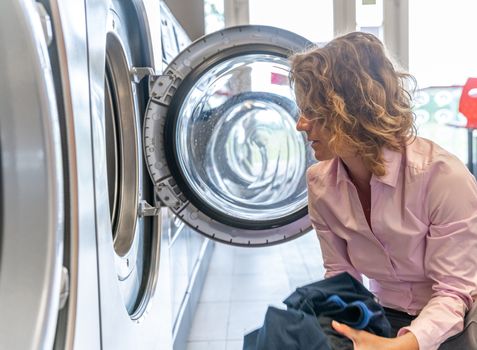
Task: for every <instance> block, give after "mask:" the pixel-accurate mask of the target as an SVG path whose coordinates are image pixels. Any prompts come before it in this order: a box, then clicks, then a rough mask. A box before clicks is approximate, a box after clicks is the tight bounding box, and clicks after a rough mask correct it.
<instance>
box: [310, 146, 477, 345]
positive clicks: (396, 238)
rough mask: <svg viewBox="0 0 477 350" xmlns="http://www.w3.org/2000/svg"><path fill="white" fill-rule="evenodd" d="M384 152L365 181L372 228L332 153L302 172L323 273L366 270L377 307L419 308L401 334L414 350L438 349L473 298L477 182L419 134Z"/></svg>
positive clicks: (476, 283)
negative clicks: (381, 165)
mask: <svg viewBox="0 0 477 350" xmlns="http://www.w3.org/2000/svg"><path fill="white" fill-rule="evenodd" d="M383 156H384V159H385V161H386V174H385V175H384V176H382V177H376V176H374V175H373V176H372V178H371V181H370V184H371V227H370V226H369V225H368V223H367V221H366V218H365V215H364V212H363V209H362V206H361V203H360V201H359V198H358V193H357V191H356V189H355V187H354V185H353V183H352V182H351V180H350V179H349V177H348V174H347V172H346V170H345V168H344V166H343V163H342V161H341V160H339V158H335V159H333V160H329V161H322V162H318V163H316V164H314V165H313V166H311V167H310V168H309V169H308V173H307V177H308V196H309V212H310V218H311V220H312V223H313V226H314V228H315V229H316V232H317V234H318V237H319V240H320V244H321V249H322V252H323V260H324V264H325V269H326V277H330V276H333V275H336V274H338V273H341V272H345V271H347V272H349V273H350V274H351V275H353V276H354V277H356V278H357V279H358V280H361V274H363V275H365V276H367V277H368V278H369V279H370V289H371V291H372V292H373V293H374V294H375V295H376V296H377V297H378V298H379V300H380V302H381V304H382V305H383V306H386V307H390V308H394V309H398V310H402V311H405V312H407V313H409V314H411V315H417V314H419V316H418V317H417V318H416V319H415V320H414V321H413V322H412V323H411V325H410V326H409V327H405V328H403V329H401V330H400V331H399V333H398V335H401V334H403V333H406V332H408V331H411V332H412V333H413V334H414V335H415V336H416V338H417V340H418V342H419V349H420V350H428V349H437V348H438V346H439V344H441V343H442V342H443V341H444V340H446V339H447V338H448V337H450V336H452V335H454V334H456V333H458V332H460V331H461V330H462V329H463V320H464V316H465V313H466V311H467V310H469V309H470V307H471V306H472V304H473V299H474V297H475V296H476V295H477V184H476V181H475V178H474V177H473V176H472V175H471V173H470V172H469V171H468V170H467V168H466V167H465V166H464V165H463V164H462V162H461V161H460V160H458V159H457V158H456V157H455V156H453V155H451V154H450V153H448V152H447V151H445V150H444V149H442V148H441V147H439V146H437V145H436V144H434V143H433V142H431V141H429V140H426V139H422V138H416V139H415V141H414V142H412V143H411V144H410V145H408V146H407V147H406V150H405V152H404V154H401V153H399V152H394V151H390V150H389V149H385V150H384V151H383Z"/></svg>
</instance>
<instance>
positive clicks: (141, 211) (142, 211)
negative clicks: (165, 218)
mask: <svg viewBox="0 0 477 350" xmlns="http://www.w3.org/2000/svg"><path fill="white" fill-rule="evenodd" d="M160 209H161V208H160V207H154V206H152V205H150V204H149V203H148V202H147V201H145V200H141V201H140V202H139V207H138V215H139V216H140V217H144V216H156V215H158V214H159V210H160Z"/></svg>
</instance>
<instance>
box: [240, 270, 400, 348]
mask: <svg viewBox="0 0 477 350" xmlns="http://www.w3.org/2000/svg"><path fill="white" fill-rule="evenodd" d="M284 303H285V305H286V306H287V310H281V309H277V308H274V307H269V308H268V310H267V313H266V315H265V320H264V323H263V326H262V327H261V328H259V329H257V330H255V331H253V332H251V333H249V334H247V335H245V338H244V346H243V349H244V350H272V349H274V350H275V349H287V350H289V349H290V350H293V349H296V350H298V349H307V350H308V349H312V350H315V349H316V350H348V349H349V350H352V349H353V344H352V342H351V341H350V340H349V339H347V338H346V337H344V336H342V335H341V334H339V333H337V332H336V331H335V330H334V329H333V328H332V327H331V321H332V320H336V321H338V322H341V323H345V324H348V325H349V326H350V327H353V328H357V329H364V330H366V331H368V332H370V333H374V334H376V335H379V336H383V337H389V336H390V335H391V325H390V324H389V321H388V320H387V319H386V317H385V314H384V310H383V308H382V307H381V305H379V303H378V302H377V301H376V300H375V297H374V295H373V294H372V293H370V292H369V291H368V290H367V289H366V288H365V287H364V286H363V285H362V284H361V283H360V282H358V281H357V280H356V279H354V278H353V277H352V276H351V275H349V274H348V273H342V274H340V275H337V276H334V277H331V278H327V279H324V280H321V281H318V282H315V283H312V284H308V285H306V286H303V287H299V288H297V289H296V291H295V292H294V293H292V294H291V295H290V296H289V297H288V298H286V299H285V301H284Z"/></svg>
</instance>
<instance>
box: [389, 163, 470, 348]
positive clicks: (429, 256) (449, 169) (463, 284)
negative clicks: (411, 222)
mask: <svg viewBox="0 0 477 350" xmlns="http://www.w3.org/2000/svg"><path fill="white" fill-rule="evenodd" d="M437 170H438V171H436V172H435V173H431V174H429V176H430V177H431V179H430V180H429V186H428V188H427V190H426V196H427V199H426V202H427V203H428V208H429V218H430V223H431V224H430V227H429V233H428V236H427V238H426V252H425V257H424V266H425V272H426V275H427V277H429V278H430V279H431V280H432V281H433V282H434V284H433V294H432V298H431V299H430V300H429V302H428V303H427V305H426V306H425V307H424V308H423V310H422V311H421V312H420V314H419V316H418V317H417V318H416V319H415V320H414V321H413V322H412V323H411V324H410V326H408V327H405V328H402V329H401V330H400V331H399V333H398V336H399V335H402V334H404V333H407V332H408V331H410V332H412V333H413V334H414V335H415V336H416V338H417V340H418V343H419V349H420V350H434V349H437V348H438V347H439V345H440V344H441V343H442V342H444V341H445V340H446V339H447V338H449V337H451V336H452V335H455V334H457V333H459V332H461V331H462V329H463V325H464V317H465V313H466V312H467V311H468V310H469V309H470V308H471V306H472V304H473V297H474V296H475V295H476V290H477V254H476V252H477V186H476V182H475V178H474V177H473V176H472V175H471V174H470V173H469V172H468V171H467V169H466V168H465V167H464V166H463V164H454V163H452V164H451V165H449V166H443V167H439V169H437Z"/></svg>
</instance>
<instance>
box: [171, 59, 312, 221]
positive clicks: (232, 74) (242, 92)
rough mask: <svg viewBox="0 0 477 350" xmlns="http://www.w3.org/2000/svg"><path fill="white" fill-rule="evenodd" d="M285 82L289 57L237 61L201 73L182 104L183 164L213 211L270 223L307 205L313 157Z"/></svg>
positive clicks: (180, 153) (179, 141)
mask: <svg viewBox="0 0 477 350" xmlns="http://www.w3.org/2000/svg"><path fill="white" fill-rule="evenodd" d="M287 77H288V65H287V61H286V59H285V58H281V57H276V56H272V55H266V54H253V55H248V56H245V57H244V56H241V57H237V58H232V59H229V60H227V61H224V62H222V63H220V64H218V65H216V66H215V67H214V68H212V69H210V70H209V71H207V72H206V73H205V74H204V75H202V77H200V79H199V80H198V81H197V82H196V84H195V87H193V88H192V89H191V90H190V92H189V95H188V96H187V97H186V99H185V101H184V102H183V103H182V109H181V110H180V118H178V121H177V128H176V135H175V138H176V144H177V148H176V149H177V153H178V158H179V163H180V166H181V168H182V170H183V172H184V175H185V177H186V181H187V182H188V183H189V186H190V187H191V189H192V190H193V191H194V192H195V194H196V195H197V196H199V197H200V198H203V199H204V198H205V199H206V200H207V205H208V206H209V207H210V208H213V209H214V211H216V212H218V213H221V214H225V215H230V216H234V217H236V218H240V219H244V220H261V221H268V220H274V219H279V218H282V217H285V216H288V215H289V214H291V213H294V212H296V211H298V210H300V209H302V208H303V207H305V206H306V201H307V199H306V182H305V171H306V168H307V167H308V166H309V165H310V164H311V162H313V157H312V155H311V153H310V152H308V151H307V145H306V140H305V139H304V137H303V135H302V134H300V133H299V132H297V131H296V130H295V124H296V120H297V117H298V111H297V108H296V106H295V102H294V100H293V95H292V91H291V89H290V86H289V82H288V78H287Z"/></svg>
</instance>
